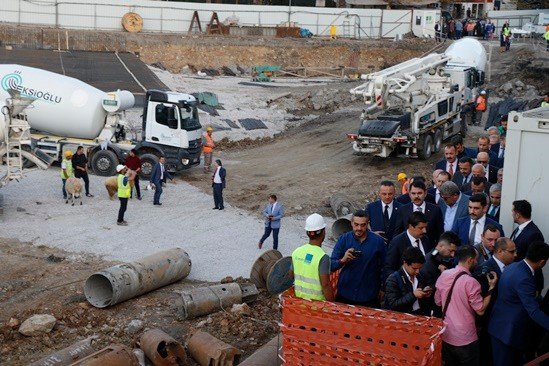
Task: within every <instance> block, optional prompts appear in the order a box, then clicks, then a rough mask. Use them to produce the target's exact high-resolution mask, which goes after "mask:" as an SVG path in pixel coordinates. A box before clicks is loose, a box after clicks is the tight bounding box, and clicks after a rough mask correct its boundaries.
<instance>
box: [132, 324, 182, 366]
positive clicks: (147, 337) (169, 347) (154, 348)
mask: <svg viewBox="0 0 549 366" xmlns="http://www.w3.org/2000/svg"><path fill="white" fill-rule="evenodd" d="M140 347H141V349H142V350H143V352H145V355H147V358H148V359H149V360H151V362H152V363H153V365H154V366H172V365H174V366H178V365H186V364H187V354H186V353H185V349H184V348H183V346H182V345H181V344H180V343H179V342H177V341H176V340H175V339H173V338H172V337H171V336H170V335H168V334H166V333H164V332H163V331H161V330H160V329H151V330H148V331H146V332H145V333H143V335H142V336H141V339H140Z"/></svg>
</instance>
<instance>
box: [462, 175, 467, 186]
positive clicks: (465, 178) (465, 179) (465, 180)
mask: <svg viewBox="0 0 549 366" xmlns="http://www.w3.org/2000/svg"><path fill="white" fill-rule="evenodd" d="M466 184H467V177H463V183H462V185H466Z"/></svg>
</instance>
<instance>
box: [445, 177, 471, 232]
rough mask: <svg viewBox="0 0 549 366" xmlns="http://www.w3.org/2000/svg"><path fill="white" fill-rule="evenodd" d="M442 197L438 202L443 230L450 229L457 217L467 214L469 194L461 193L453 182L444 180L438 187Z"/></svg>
mask: <svg viewBox="0 0 549 366" xmlns="http://www.w3.org/2000/svg"><path fill="white" fill-rule="evenodd" d="M440 196H441V197H442V199H441V200H440V201H439V202H438V206H439V207H440V211H441V213H442V221H443V223H444V231H451V230H452V228H453V227H454V224H455V223H456V221H457V219H459V218H461V217H464V216H467V215H469V196H467V195H465V194H464V193H461V192H460V191H459V188H458V186H457V185H456V184H455V183H454V182H446V183H444V184H442V185H441V187H440Z"/></svg>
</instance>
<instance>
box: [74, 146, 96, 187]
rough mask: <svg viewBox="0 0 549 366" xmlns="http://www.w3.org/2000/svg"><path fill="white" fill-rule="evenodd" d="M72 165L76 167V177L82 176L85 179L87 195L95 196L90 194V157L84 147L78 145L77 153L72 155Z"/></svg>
mask: <svg viewBox="0 0 549 366" xmlns="http://www.w3.org/2000/svg"><path fill="white" fill-rule="evenodd" d="M71 161H72V167H73V168H74V177H75V178H82V179H83V180H84V189H85V191H86V197H93V195H92V194H90V178H89V177H88V158H86V154H84V147H83V146H78V148H77V149H76V154H74V155H73V156H72V159H71Z"/></svg>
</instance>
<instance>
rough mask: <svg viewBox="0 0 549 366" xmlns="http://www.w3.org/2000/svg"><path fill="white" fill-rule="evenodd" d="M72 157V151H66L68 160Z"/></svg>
mask: <svg viewBox="0 0 549 366" xmlns="http://www.w3.org/2000/svg"><path fill="white" fill-rule="evenodd" d="M71 157H72V151H70V150H67V151H65V158H67V159H68V158H71Z"/></svg>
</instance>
